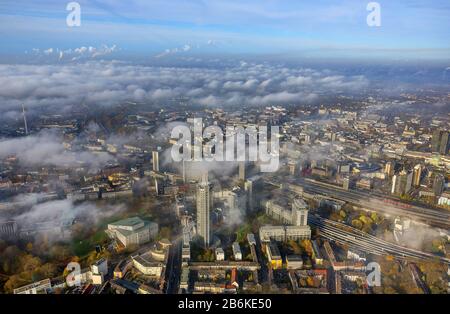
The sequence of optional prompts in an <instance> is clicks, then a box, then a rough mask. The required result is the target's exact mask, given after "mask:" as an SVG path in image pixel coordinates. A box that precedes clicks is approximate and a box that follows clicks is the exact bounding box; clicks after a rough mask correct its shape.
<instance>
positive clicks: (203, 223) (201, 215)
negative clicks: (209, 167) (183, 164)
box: [196, 173, 213, 247]
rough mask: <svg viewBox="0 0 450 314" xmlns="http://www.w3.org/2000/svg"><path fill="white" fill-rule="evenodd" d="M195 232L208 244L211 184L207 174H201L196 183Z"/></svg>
mask: <svg viewBox="0 0 450 314" xmlns="http://www.w3.org/2000/svg"><path fill="white" fill-rule="evenodd" d="M196 201H197V234H198V235H199V236H200V237H201V238H202V241H203V244H204V245H205V247H207V246H209V244H210V243H211V238H212V230H211V208H212V206H213V193H212V186H211V184H210V183H209V182H208V174H207V173H206V175H203V178H202V181H201V182H200V183H199V184H198V185H197V194H196Z"/></svg>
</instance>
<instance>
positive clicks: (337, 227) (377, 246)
mask: <svg viewBox="0 0 450 314" xmlns="http://www.w3.org/2000/svg"><path fill="white" fill-rule="evenodd" d="M308 219H309V223H310V224H311V225H313V226H315V227H317V228H318V229H319V230H320V235H321V236H322V237H324V238H327V239H329V240H331V241H335V242H338V243H341V244H345V245H347V246H348V247H349V248H354V249H357V250H360V251H363V252H366V253H370V254H375V255H392V256H394V257H395V258H398V259H406V260H408V259H413V260H420V261H424V260H425V261H438V262H441V263H446V264H450V259H448V258H445V257H442V256H437V255H434V254H431V253H426V252H422V251H419V250H415V249H412V248H407V247H403V246H400V245H397V244H395V243H391V242H388V241H385V240H382V239H380V238H377V237H375V236H373V235H370V234H368V233H365V232H362V231H361V230H358V229H356V228H353V227H350V226H348V225H345V224H342V223H339V222H335V221H331V220H328V219H324V218H321V217H319V216H317V215H309V217H308Z"/></svg>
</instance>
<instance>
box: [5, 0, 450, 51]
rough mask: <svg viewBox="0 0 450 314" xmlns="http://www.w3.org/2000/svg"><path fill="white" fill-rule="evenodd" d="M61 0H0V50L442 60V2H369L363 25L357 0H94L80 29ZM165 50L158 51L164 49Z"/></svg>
mask: <svg viewBox="0 0 450 314" xmlns="http://www.w3.org/2000/svg"><path fill="white" fill-rule="evenodd" d="M68 2H69V1H56V0H54V1H51V0H40V1H22V0H2V1H1V3H0V40H1V42H2V45H1V46H0V54H2V55H8V54H10V55H13V54H24V53H25V51H28V52H29V51H31V50H32V49H33V48H38V49H40V50H44V49H48V48H53V49H61V50H66V49H75V48H77V47H82V46H93V47H99V46H100V45H103V44H105V45H108V46H111V45H117V47H118V48H119V53H120V54H123V55H127V54H128V55H140V56H148V57H149V58H152V57H156V56H159V57H164V56H166V55H172V54H191V55H192V54H218V55H220V54H292V55H299V56H305V57H319V58H320V57H324V58H331V57H333V58H339V57H343V58H353V57H377V58H391V59H396V58H397V59H398V58H403V59H404V58H411V59H416V58H417V59H423V58H425V59H446V60H449V59H450V2H449V1H448V0H409V1H406V0H399V1H387V0H382V1H378V3H380V5H381V27H369V26H368V25H367V23H366V17H367V15H368V14H369V12H368V11H367V10H366V6H367V3H368V2H370V1H361V0H339V1H338V0H330V1H323V0H314V1H301V0H295V1H276V0H267V1H264V0H249V1H245V0H240V1H236V0H212V1H207V0H203V1H201V0H192V1H186V0H169V1H168V0H157V1H151V0H105V1H101V0H94V1H88V0H86V1H83V0H80V1H77V2H78V3H79V4H80V5H81V23H82V24H81V26H80V27H74V28H70V27H68V26H67V25H66V16H67V14H68V11H66V5H67V3H68ZM166 50H167V52H166Z"/></svg>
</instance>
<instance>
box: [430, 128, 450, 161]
mask: <svg viewBox="0 0 450 314" xmlns="http://www.w3.org/2000/svg"><path fill="white" fill-rule="evenodd" d="M449 149H450V141H449V132H448V131H442V130H439V129H436V130H434V132H433V136H432V137H431V151H432V152H433V153H439V154H441V155H447V154H448V151H449Z"/></svg>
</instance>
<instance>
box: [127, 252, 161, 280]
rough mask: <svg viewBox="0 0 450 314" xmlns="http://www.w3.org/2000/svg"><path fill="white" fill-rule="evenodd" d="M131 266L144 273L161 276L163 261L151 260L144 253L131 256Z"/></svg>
mask: <svg viewBox="0 0 450 314" xmlns="http://www.w3.org/2000/svg"><path fill="white" fill-rule="evenodd" d="M131 259H132V260H133V266H134V267H135V268H136V269H137V270H139V271H140V272H142V273H143V274H144V275H148V276H155V277H158V278H159V277H161V275H162V273H163V268H164V263H162V262H159V261H153V260H152V259H150V258H148V256H145V255H142V256H141V255H135V256H132V257H131Z"/></svg>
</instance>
